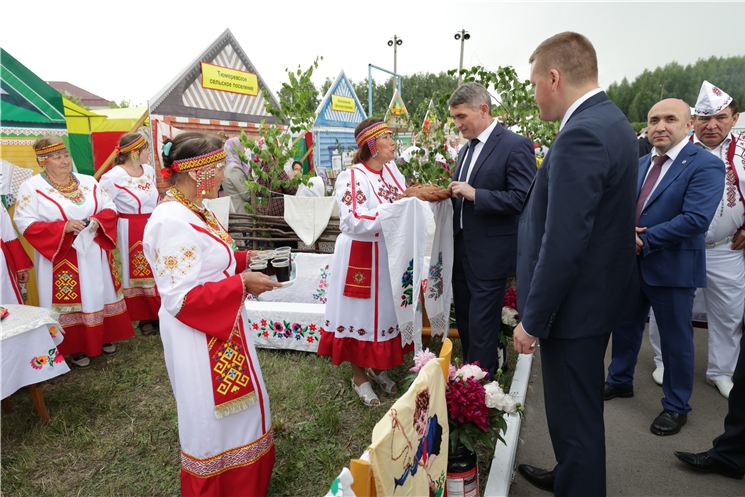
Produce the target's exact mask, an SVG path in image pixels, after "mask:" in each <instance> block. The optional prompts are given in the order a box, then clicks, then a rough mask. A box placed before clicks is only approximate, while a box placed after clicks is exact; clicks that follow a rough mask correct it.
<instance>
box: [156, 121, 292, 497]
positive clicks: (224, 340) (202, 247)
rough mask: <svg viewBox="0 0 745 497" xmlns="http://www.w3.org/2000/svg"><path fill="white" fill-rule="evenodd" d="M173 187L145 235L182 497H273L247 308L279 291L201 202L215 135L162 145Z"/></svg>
mask: <svg viewBox="0 0 745 497" xmlns="http://www.w3.org/2000/svg"><path fill="white" fill-rule="evenodd" d="M162 155H163V168H162V169H161V174H162V175H163V177H164V178H166V179H168V180H169V181H170V183H171V185H172V187H171V189H170V190H168V192H167V193H166V196H165V197H164V199H163V201H162V202H161V203H160V204H159V205H158V207H156V208H155V211H153V214H152V216H151V217H150V220H149V221H148V223H147V226H146V227H145V237H144V246H145V250H144V251H145V257H147V259H148V261H149V263H150V267H152V269H153V274H154V275H155V283H156V284H157V285H158V291H159V293H160V297H161V308H160V312H159V317H160V332H161V338H162V340H163V349H164V351H165V359H166V367H167V369H168V376H169V378H170V380H171V387H172V388H173V393H174V395H175V397H176V406H177V409H178V426H179V439H180V441H181V492H182V494H183V495H210V496H222V495H236V496H237V495H247V496H248V495H266V491H267V488H268V486H269V478H270V476H271V473H272V467H273V466H274V438H273V434H272V423H271V417H270V414H269V397H268V396H267V392H266V388H265V387H264V381H263V378H262V376H261V368H260V367H259V361H258V358H257V356H256V350H255V349H254V345H253V341H252V340H251V336H250V333H248V323H247V321H246V317H245V310H244V306H243V303H244V301H245V299H246V295H247V293H252V294H254V295H258V294H260V293H262V292H264V291H267V290H272V289H273V288H275V287H277V286H280V285H279V284H278V283H277V282H275V281H272V280H271V279H270V278H269V277H268V276H266V275H264V274H261V273H251V272H244V270H245V269H246V267H247V264H246V263H247V260H248V256H249V252H248V251H238V250H236V247H235V243H233V239H232V238H231V237H230V235H229V234H228V232H227V231H226V230H225V228H224V227H223V226H222V225H221V224H220V223H219V221H217V219H216V218H215V216H214V214H213V213H212V212H211V211H210V210H209V209H207V208H205V207H204V206H203V205H202V199H204V198H208V199H211V198H215V197H217V190H218V188H219V186H220V183H221V182H222V181H223V179H224V175H223V168H224V167H225V160H226V154H225V151H224V150H223V148H222V141H221V140H220V139H219V138H218V137H215V136H207V135H203V134H200V133H194V132H186V133H181V134H179V135H178V136H177V137H176V138H175V139H174V140H173V141H170V140H166V143H164V145H163V154H162Z"/></svg>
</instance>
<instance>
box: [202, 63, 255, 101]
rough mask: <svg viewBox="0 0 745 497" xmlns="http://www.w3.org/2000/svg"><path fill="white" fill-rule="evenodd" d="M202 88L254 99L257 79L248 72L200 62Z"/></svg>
mask: <svg viewBox="0 0 745 497" xmlns="http://www.w3.org/2000/svg"><path fill="white" fill-rule="evenodd" d="M202 88H208V89H210V90H221V91H229V92H232V93H240V94H243V95H251V96H254V97H255V96H256V95H258V94H259V79H258V77H257V76H256V75H255V74H253V73H250V72H245V71H239V70H237V69H229V68H227V67H221V66H215V65H212V64H207V63H206V62H202Z"/></svg>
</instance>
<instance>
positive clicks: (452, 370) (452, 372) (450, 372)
mask: <svg viewBox="0 0 745 497" xmlns="http://www.w3.org/2000/svg"><path fill="white" fill-rule="evenodd" d="M457 371H458V370H457V369H455V366H453V365H452V364H451V365H450V368H449V369H448V383H451V382H452V381H453V380H454V379H455V373H456V372H457Z"/></svg>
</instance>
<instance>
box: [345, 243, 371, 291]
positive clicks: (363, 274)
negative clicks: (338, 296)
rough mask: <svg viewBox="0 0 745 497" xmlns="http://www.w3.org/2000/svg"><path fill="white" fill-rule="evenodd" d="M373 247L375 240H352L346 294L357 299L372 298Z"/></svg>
mask: <svg viewBox="0 0 745 497" xmlns="http://www.w3.org/2000/svg"><path fill="white" fill-rule="evenodd" d="M372 248H373V242H361V241H359V240H352V248H351V250H350V251H349V268H348V269H347V279H346V282H345V283H344V295H345V296H346V297H352V298H356V299H369V298H370V283H371V279H372Z"/></svg>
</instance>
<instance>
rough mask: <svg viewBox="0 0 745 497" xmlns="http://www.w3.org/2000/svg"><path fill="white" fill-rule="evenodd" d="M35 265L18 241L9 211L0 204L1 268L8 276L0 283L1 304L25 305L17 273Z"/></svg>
mask: <svg viewBox="0 0 745 497" xmlns="http://www.w3.org/2000/svg"><path fill="white" fill-rule="evenodd" d="M33 265H34V264H33V263H32V262H31V258H30V257H29V256H28V254H27V253H26V250H25V249H24V248H23V246H22V245H21V242H20V240H18V235H17V234H16V230H15V228H14V227H13V223H12V222H11V220H10V216H9V215H8V211H6V210H5V206H4V205H3V204H0V268H2V270H3V272H4V273H5V275H7V276H5V275H3V277H2V281H0V304H20V305H23V304H24V302H23V294H22V293H21V287H20V285H19V284H18V278H17V276H16V273H17V272H18V271H24V270H28V269H31V268H32V267H33Z"/></svg>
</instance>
